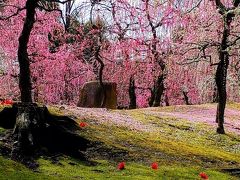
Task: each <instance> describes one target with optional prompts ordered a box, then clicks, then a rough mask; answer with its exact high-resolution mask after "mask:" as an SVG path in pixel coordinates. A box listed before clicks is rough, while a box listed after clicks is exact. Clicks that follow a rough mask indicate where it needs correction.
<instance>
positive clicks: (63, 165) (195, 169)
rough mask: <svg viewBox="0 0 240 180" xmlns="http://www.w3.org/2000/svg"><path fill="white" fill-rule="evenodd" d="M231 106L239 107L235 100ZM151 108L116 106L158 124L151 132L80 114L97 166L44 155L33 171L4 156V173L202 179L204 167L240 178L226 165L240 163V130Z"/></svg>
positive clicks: (0, 171) (0, 164)
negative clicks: (218, 128) (219, 129)
mask: <svg viewBox="0 0 240 180" xmlns="http://www.w3.org/2000/svg"><path fill="white" fill-rule="evenodd" d="M187 107H188V106H187ZM187 107H184V106H182V107H181V108H187ZM229 107H230V108H234V109H238V110H240V106H238V104H236V103H235V104H233V103H232V104H230V105H229ZM194 108H198V106H194ZM49 109H50V111H51V112H52V113H54V114H58V115H61V114H62V113H63V112H62V111H61V110H59V109H58V108H56V107H55V108H54V107H51V108H49ZM159 109H160V111H168V112H171V111H174V110H176V108H175V107H167V108H163V109H162V108H159ZM154 110H155V111H157V109H154ZM146 111H148V109H138V110H129V111H126V110H122V111H119V110H116V111H113V112H118V113H123V114H128V115H129V116H131V117H132V118H133V119H134V121H138V122H141V123H142V124H144V125H149V126H151V127H153V130H152V131H149V132H145V131H137V130H131V128H128V127H125V126H115V125H113V124H109V123H104V122H103V123H99V122H98V121H97V119H94V118H88V117H86V118H84V119H78V120H77V121H78V122H82V121H84V122H86V123H87V124H88V125H87V126H86V127H84V128H83V129H82V131H81V135H82V136H84V137H86V138H87V139H89V140H91V141H94V142H98V145H97V146H96V147H94V148H93V149H92V150H89V151H88V152H87V155H88V156H89V157H90V158H91V160H92V161H93V162H95V163H96V165H94V166H93V165H87V164H85V163H83V162H80V161H78V160H76V159H72V158H70V157H67V156H63V157H61V158H60V159H59V162H58V163H57V164H56V163H53V162H51V161H50V160H48V159H44V158H40V159H39V160H38V161H39V164H40V167H39V169H38V172H32V171H31V170H29V169H27V168H25V167H24V166H22V165H21V164H18V163H16V162H13V161H11V160H9V159H6V158H3V157H1V156H0V179H114V180H115V179H139V180H141V179H144V180H147V179H200V178H199V173H200V172H205V173H207V174H208V176H209V179H218V180H221V179H222V180H225V179H226V180H228V179H239V177H234V176H233V175H231V174H228V173H225V172H223V171H222V169H228V168H236V169H239V168H240V165H239V164H240V137H239V136H238V135H236V134H234V133H228V134H227V135H218V134H216V133H215V127H212V126H210V125H208V124H205V123H201V122H189V121H187V120H184V119H177V118H174V117H158V116H156V115H153V114H146ZM73 115H74V114H73ZM2 132H3V130H2V129H1V128H0V133H2ZM99 142H100V143H101V144H99ZM121 161H124V162H126V169H125V170H123V171H119V170H117V164H118V163H119V162H121ZM155 161H156V162H158V163H159V169H158V170H152V169H151V168H150V164H151V163H152V162H155Z"/></svg>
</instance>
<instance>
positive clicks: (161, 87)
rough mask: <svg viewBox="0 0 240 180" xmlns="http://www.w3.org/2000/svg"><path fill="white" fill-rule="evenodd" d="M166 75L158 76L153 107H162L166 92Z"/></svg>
mask: <svg viewBox="0 0 240 180" xmlns="http://www.w3.org/2000/svg"><path fill="white" fill-rule="evenodd" d="M163 81H164V75H163V74H161V75H160V76H158V78H157V81H156V82H155V88H154V89H155V91H154V101H153V105H152V106H153V107H158V106H160V102H161V98H162V95H163V92H164V82H163Z"/></svg>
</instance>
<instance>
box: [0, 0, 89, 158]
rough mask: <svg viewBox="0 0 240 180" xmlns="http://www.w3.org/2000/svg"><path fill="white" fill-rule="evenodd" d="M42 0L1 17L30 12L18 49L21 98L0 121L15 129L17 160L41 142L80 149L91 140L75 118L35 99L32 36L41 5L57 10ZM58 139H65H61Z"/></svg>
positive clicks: (73, 150)
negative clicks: (82, 134)
mask: <svg viewBox="0 0 240 180" xmlns="http://www.w3.org/2000/svg"><path fill="white" fill-rule="evenodd" d="M40 2H41V1H40V0H27V1H26V2H25V1H24V2H23V3H24V6H23V7H18V6H13V7H15V8H17V11H16V13H14V14H12V15H9V16H2V18H1V19H2V20H7V19H9V18H11V17H14V16H16V15H17V14H18V13H20V12H21V11H23V10H25V12H26V13H25V19H24V24H23V28H22V31H21V34H20V37H19V44H18V51H17V59H18V62H19V68H20V73H19V89H20V95H21V102H19V103H15V104H13V107H12V108H5V109H4V110H3V111H2V112H1V113H0V117H1V122H0V125H1V126H2V127H4V128H10V129H12V128H13V129H14V130H13V135H12V136H8V138H10V137H11V138H12V141H11V142H13V143H12V157H13V158H14V159H17V160H22V159H23V158H22V157H26V155H27V156H28V155H32V153H33V152H34V150H36V149H38V147H39V146H46V147H48V148H49V150H50V149H51V150H57V151H65V152H70V151H71V153H77V152H78V151H79V149H81V148H83V149H85V148H86V143H87V140H85V139H83V138H81V137H80V136H79V134H78V130H79V127H78V125H77V123H76V122H75V121H74V120H72V119H70V118H68V117H59V116H54V115H51V114H50V113H49V112H48V110H47V108H46V107H45V106H43V107H39V106H38V105H37V104H35V103H33V99H32V82H31V69H30V58H29V54H28V44H29V39H30V36H31V33H32V30H33V27H34V23H35V21H36V19H35V18H36V11H37V9H44V10H46V11H52V10H54V8H52V9H46V7H44V6H42V3H40ZM54 2H57V3H63V2H61V1H58V0H56V1H54V0H53V1H51V2H48V3H54ZM9 6H12V5H5V7H9ZM49 137H51V138H49ZM57 139H61V142H60V141H59V140H57ZM69 139H71V140H69ZM64 142H65V143H64ZM61 144H62V145H61ZM80 147H81V148H80Z"/></svg>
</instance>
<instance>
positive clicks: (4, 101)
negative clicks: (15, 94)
mask: <svg viewBox="0 0 240 180" xmlns="http://www.w3.org/2000/svg"><path fill="white" fill-rule="evenodd" d="M1 104H2V105H13V101H12V100H10V99H5V100H3V101H1Z"/></svg>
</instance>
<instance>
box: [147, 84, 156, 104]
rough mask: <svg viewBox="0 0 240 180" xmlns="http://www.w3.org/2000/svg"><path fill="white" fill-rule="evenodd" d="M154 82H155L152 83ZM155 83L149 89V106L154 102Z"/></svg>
mask: <svg viewBox="0 0 240 180" xmlns="http://www.w3.org/2000/svg"><path fill="white" fill-rule="evenodd" d="M154 84H155V83H154ZM154 88H155V85H154V86H153V88H152V89H151V96H150V98H149V101H148V104H149V107H152V106H153V102H154V92H155V89H154Z"/></svg>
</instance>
